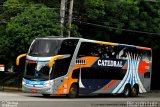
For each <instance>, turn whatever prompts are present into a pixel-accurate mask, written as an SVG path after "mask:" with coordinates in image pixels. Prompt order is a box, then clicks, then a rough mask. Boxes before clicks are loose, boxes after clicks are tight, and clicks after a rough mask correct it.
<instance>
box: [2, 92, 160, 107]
mask: <svg viewBox="0 0 160 107" xmlns="http://www.w3.org/2000/svg"><path fill="white" fill-rule="evenodd" d="M0 102H1V103H0V107H128V106H129V107H139V106H141V107H160V93H158V92H152V93H145V94H140V95H139V97H135V98H124V97H122V96H119V95H103V96H102V95H101V96H97V95H92V96H91V95H89V96H84V95H81V96H80V97H79V98H75V99H70V98H67V97H66V96H51V97H43V96H42V95H40V94H34V93H22V92H11V91H8V92H7V91H0Z"/></svg>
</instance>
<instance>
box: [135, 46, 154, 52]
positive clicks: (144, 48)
mask: <svg viewBox="0 0 160 107" xmlns="http://www.w3.org/2000/svg"><path fill="white" fill-rule="evenodd" d="M137 48H138V49H142V50H148V51H150V50H152V49H151V48H147V47H140V46H138V47H137Z"/></svg>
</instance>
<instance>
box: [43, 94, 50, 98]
mask: <svg viewBox="0 0 160 107" xmlns="http://www.w3.org/2000/svg"><path fill="white" fill-rule="evenodd" d="M42 95H43V96H44V97H50V96H51V95H50V94H42Z"/></svg>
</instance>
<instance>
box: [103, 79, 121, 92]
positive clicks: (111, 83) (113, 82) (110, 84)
mask: <svg viewBox="0 0 160 107" xmlns="http://www.w3.org/2000/svg"><path fill="white" fill-rule="evenodd" d="M117 81H118V80H112V81H111V82H110V83H109V84H107V85H106V86H105V87H104V88H103V90H106V89H108V88H110V87H111V86H112V85H113V84H115V83H116V82H117Z"/></svg>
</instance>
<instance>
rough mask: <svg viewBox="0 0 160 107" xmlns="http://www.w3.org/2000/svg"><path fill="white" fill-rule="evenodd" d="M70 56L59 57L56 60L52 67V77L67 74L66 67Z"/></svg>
mask: <svg viewBox="0 0 160 107" xmlns="http://www.w3.org/2000/svg"><path fill="white" fill-rule="evenodd" d="M70 60H71V58H70V57H69V58H65V59H59V60H56V62H55V64H54V66H53V69H52V74H51V76H52V78H57V77H60V76H64V75H66V74H67V71H68V67H69V65H70Z"/></svg>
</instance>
